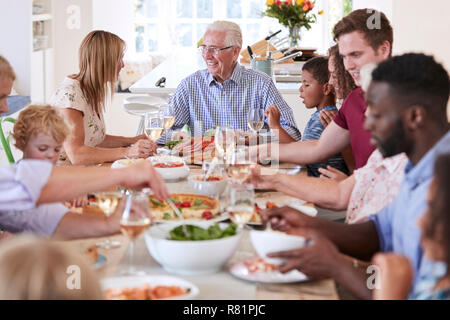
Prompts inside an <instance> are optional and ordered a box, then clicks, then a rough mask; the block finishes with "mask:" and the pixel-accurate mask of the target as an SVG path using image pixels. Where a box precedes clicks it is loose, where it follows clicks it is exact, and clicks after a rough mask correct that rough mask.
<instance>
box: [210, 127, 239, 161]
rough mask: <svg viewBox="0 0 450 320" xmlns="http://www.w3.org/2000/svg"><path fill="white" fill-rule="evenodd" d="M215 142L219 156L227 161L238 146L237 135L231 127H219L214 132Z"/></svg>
mask: <svg viewBox="0 0 450 320" xmlns="http://www.w3.org/2000/svg"><path fill="white" fill-rule="evenodd" d="M214 144H215V147H216V151H217V154H218V155H219V158H221V159H222V160H224V161H225V163H227V162H228V159H229V157H230V156H231V154H232V153H233V151H234V149H235V148H236V135H235V132H234V130H233V129H232V128H229V127H217V128H216V132H215V134H214Z"/></svg>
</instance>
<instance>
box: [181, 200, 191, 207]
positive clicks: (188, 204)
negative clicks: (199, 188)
mask: <svg viewBox="0 0 450 320" xmlns="http://www.w3.org/2000/svg"><path fill="white" fill-rule="evenodd" d="M180 206H181V208H190V207H191V203H190V202H189V201H184V202H182V203H181V204H180Z"/></svg>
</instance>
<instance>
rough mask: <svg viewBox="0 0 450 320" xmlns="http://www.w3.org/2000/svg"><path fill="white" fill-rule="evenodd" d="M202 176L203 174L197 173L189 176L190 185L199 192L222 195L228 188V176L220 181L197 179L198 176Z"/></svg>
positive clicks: (207, 194) (205, 194)
mask: <svg viewBox="0 0 450 320" xmlns="http://www.w3.org/2000/svg"><path fill="white" fill-rule="evenodd" d="M201 176H202V175H196V176H190V177H189V178H188V184H189V187H191V189H192V190H194V191H195V193H197V194H201V195H204V196H220V195H221V194H222V193H223V192H224V191H225V189H226V188H227V183H228V179H227V177H223V180H219V181H202V180H197V178H198V177H201Z"/></svg>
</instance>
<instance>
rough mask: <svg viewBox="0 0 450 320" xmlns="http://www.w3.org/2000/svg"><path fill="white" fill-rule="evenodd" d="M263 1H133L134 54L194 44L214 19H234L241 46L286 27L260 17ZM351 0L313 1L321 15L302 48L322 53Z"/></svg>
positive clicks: (305, 32)
mask: <svg viewBox="0 0 450 320" xmlns="http://www.w3.org/2000/svg"><path fill="white" fill-rule="evenodd" d="M265 3H266V0H164V1H161V0H136V1H135V18H134V25H135V27H134V30H135V46H134V48H130V49H131V50H132V51H135V52H136V53H144V52H149V51H156V52H170V51H171V50H174V49H180V48H192V47H195V46H197V43H198V41H199V40H200V38H201V37H202V36H203V34H204V32H205V30H206V27H207V26H208V24H210V23H211V22H213V21H215V20H229V21H233V22H236V23H237V24H239V26H240V27H241V29H242V34H243V42H244V43H243V46H244V47H246V46H247V45H250V44H253V43H255V42H257V41H259V40H262V39H264V38H265V37H266V36H267V35H269V34H271V33H273V32H276V31H278V30H279V29H282V30H283V33H281V35H280V38H283V37H286V36H287V30H286V29H285V28H284V27H282V26H280V25H279V24H278V21H277V20H276V19H273V18H268V17H262V16H261V13H262V11H263V10H264V9H265ZM351 7H352V0H317V1H316V9H315V10H321V9H323V10H324V12H325V14H324V15H322V16H318V21H317V23H315V24H314V25H313V27H312V29H311V30H308V31H306V30H304V31H303V38H302V39H303V40H302V44H301V46H302V47H314V48H317V49H318V51H319V52H326V49H327V48H328V47H329V46H330V45H331V43H332V35H331V30H332V27H333V26H334V24H335V23H336V22H337V21H338V20H339V19H341V18H342V16H343V15H344V14H346V13H348V12H350V11H351Z"/></svg>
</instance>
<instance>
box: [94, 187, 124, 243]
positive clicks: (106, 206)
mask: <svg viewBox="0 0 450 320" xmlns="http://www.w3.org/2000/svg"><path fill="white" fill-rule="evenodd" d="M122 196H123V194H122V193H120V192H113V191H111V192H109V191H107V192H98V193H96V194H95V199H96V201H97V206H98V207H99V208H100V209H101V210H102V211H103V214H104V215H105V216H106V217H107V218H109V217H110V216H111V215H112V214H113V213H114V212H115V211H116V209H117V206H118V205H119V202H120V200H121V198H122ZM120 246H121V243H120V242H119V241H112V240H111V239H106V240H105V241H101V242H99V243H97V247H100V248H103V249H107V250H108V249H111V248H117V247H120Z"/></svg>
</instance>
